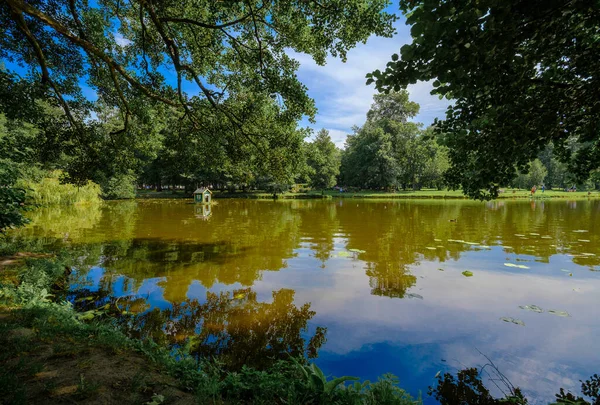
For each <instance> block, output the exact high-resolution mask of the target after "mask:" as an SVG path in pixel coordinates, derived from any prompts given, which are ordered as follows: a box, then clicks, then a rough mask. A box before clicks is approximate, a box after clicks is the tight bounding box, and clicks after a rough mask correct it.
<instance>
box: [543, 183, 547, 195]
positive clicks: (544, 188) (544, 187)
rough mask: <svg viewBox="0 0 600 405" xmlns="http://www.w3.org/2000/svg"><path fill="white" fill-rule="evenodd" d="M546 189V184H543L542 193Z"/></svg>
mask: <svg viewBox="0 0 600 405" xmlns="http://www.w3.org/2000/svg"><path fill="white" fill-rule="evenodd" d="M544 191H546V186H545V185H543V184H542V194H543V193H544Z"/></svg>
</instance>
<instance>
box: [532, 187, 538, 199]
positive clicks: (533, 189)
mask: <svg viewBox="0 0 600 405" xmlns="http://www.w3.org/2000/svg"><path fill="white" fill-rule="evenodd" d="M536 190H537V187H536V186H533V187H531V196H532V197H533V195H534V194H535V192H536Z"/></svg>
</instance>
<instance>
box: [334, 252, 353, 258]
mask: <svg viewBox="0 0 600 405" xmlns="http://www.w3.org/2000/svg"><path fill="white" fill-rule="evenodd" d="M337 255H338V257H352V253H350V252H338V254H337Z"/></svg>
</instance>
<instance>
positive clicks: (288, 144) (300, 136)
mask: <svg viewBox="0 0 600 405" xmlns="http://www.w3.org/2000/svg"><path fill="white" fill-rule="evenodd" d="M0 79H1V80H2V84H3V92H4V94H3V95H5V96H6V97H2V101H1V102H0V136H1V137H2V140H3V142H2V146H1V147H0V166H1V168H2V170H1V171H0V175H1V176H3V177H2V183H3V184H15V185H16V186H17V187H16V188H15V189H13V191H14V193H13V194H11V195H8V194H7V193H4V194H3V195H4V197H3V198H5V199H7V201H8V199H10V201H12V205H11V207H13V208H11V209H12V210H13V211H12V214H11V213H9V212H8V211H10V210H8V211H7V214H6V215H5V219H6V221H7V223H8V222H9V220H8V218H13V219H11V220H10V221H12V222H14V221H15V220H16V218H17V216H18V215H17V211H18V207H19V206H20V204H22V203H24V202H25V201H26V196H28V200H29V202H32V203H37V204H48V203H52V202H54V203H60V202H70V203H72V202H83V201H94V200H95V199H97V195H98V194H99V195H101V196H102V197H103V198H106V199H119V198H133V197H135V193H136V187H150V188H153V189H155V190H158V191H160V190H162V189H163V188H164V187H173V186H177V187H179V188H182V189H184V190H185V191H186V192H191V191H192V190H193V189H194V188H196V187H198V186H200V185H205V186H211V187H213V188H219V189H222V190H230V191H234V190H242V191H248V190H264V191H268V192H271V193H280V192H283V191H286V190H289V189H290V188H292V186H293V185H294V184H297V183H301V184H307V185H308V187H310V188H312V189H316V190H324V189H330V188H332V187H334V186H336V185H337V186H339V187H341V188H343V189H347V188H355V189H375V190H399V189H402V190H407V189H410V190H419V189H421V188H438V189H441V188H444V187H446V184H447V183H446V177H445V173H446V172H447V170H448V168H449V166H450V162H449V158H448V156H449V147H448V146H447V142H446V137H445V136H444V134H439V133H437V131H436V130H435V129H434V128H433V127H428V128H425V127H424V126H423V125H422V124H419V123H416V122H414V121H411V120H413V119H414V117H415V116H416V115H417V113H418V111H419V105H418V104H416V103H414V102H411V101H410V100H409V97H408V92H407V91H405V90H400V91H396V92H390V93H389V94H379V95H376V96H375V98H374V103H373V105H372V107H371V109H370V110H369V112H368V113H367V117H366V122H365V123H364V125H363V126H362V127H354V132H353V134H350V135H348V137H347V139H346V144H345V147H344V149H338V148H337V147H336V146H335V144H334V143H333V141H332V140H331V137H330V136H329V133H328V131H327V130H325V129H323V130H321V131H319V132H318V133H317V134H316V135H315V136H314V138H313V139H312V140H311V137H310V135H311V133H310V130H309V129H306V128H304V129H303V128H298V127H297V126H296V124H295V123H294V122H288V121H282V120H280V119H279V118H280V115H279V108H280V107H279V106H278V105H277V103H276V102H275V101H274V100H272V99H270V98H267V99H260V101H259V102H260V103H261V105H262V108H261V110H260V113H258V112H255V115H254V119H255V120H256V121H255V124H256V125H257V128H259V127H260V128H261V130H262V131H263V132H264V137H261V138H258V139H257V140H256V141H255V142H254V144H253V143H241V144H234V145H227V144H222V143H219V142H216V143H215V142H210V140H207V139H204V138H202V137H197V136H195V135H194V133H193V132H190V130H189V127H188V126H186V125H185V124H184V123H182V122H181V121H180V120H178V119H177V118H176V117H174V116H172V115H171V114H170V111H169V110H168V109H164V108H150V107H149V108H148V110H147V114H148V115H147V116H146V117H145V120H141V119H136V120H132V122H130V124H129V131H128V132H127V133H122V132H119V131H115V128H116V127H118V125H117V123H116V122H115V119H116V118H115V113H116V112H115V111H114V110H113V109H111V108H109V107H107V106H105V105H103V104H102V103H95V104H93V106H91V107H90V106H89V105H87V104H90V103H89V102H85V103H84V104H85V105H83V106H82V108H81V111H82V113H83V112H84V111H87V112H88V115H89V116H88V118H87V120H86V121H85V127H84V130H83V131H82V132H81V133H80V134H79V136H80V137H81V139H73V138H72V137H71V136H70V133H69V132H68V127H67V125H66V118H65V115H64V111H63V110H61V109H60V108H59V107H58V106H56V105H55V104H54V103H53V101H52V99H48V98H47V97H45V96H44V94H43V93H42V92H41V91H40V87H39V86H38V85H37V84H36V83H34V82H32V81H30V80H28V79H24V78H21V77H19V76H17V75H15V74H12V73H9V72H7V71H0ZM17 93H18V95H19V96H18V97H9V95H10V94H17ZM257 102H258V101H257ZM86 103H87V104H86ZM92 107H93V108H92ZM92 112H93V113H94V114H92ZM215 130H216V129H215ZM568 147H569V148H570V149H571V150H574V151H576V150H577V149H578V148H579V147H580V145H579V144H578V143H577V142H575V141H572V142H570V143H569V145H568ZM116 150H117V151H119V152H118V153H115V151H116ZM264 151H268V152H264ZM526 169H528V170H527V171H525V170H522V171H519V170H518V169H517V168H516V167H515V169H514V170H515V173H516V177H515V179H514V180H513V181H512V182H510V183H509V184H503V185H502V186H503V187H507V186H513V187H519V188H530V187H532V186H534V185H537V186H541V185H542V184H544V185H545V187H546V188H548V189H550V188H561V189H564V188H571V187H573V186H577V188H578V189H594V188H598V187H599V186H600V172H598V171H595V172H592V174H591V176H590V178H589V180H588V181H587V183H583V184H581V183H578V182H577V180H576V177H575V175H574V174H573V173H572V172H571V171H570V170H569V164H568V162H562V161H559V160H558V159H557V158H556V154H555V153H554V151H553V146H552V144H550V145H548V146H547V147H546V148H545V149H544V150H543V151H542V153H540V154H539V156H538V158H537V159H535V160H534V161H532V162H531V163H530V165H529V167H528V168H526ZM69 183H70V184H73V185H74V186H75V187H76V189H74V188H73V186H71V187H70V188H69V186H68V185H67V184H69ZM61 184H63V185H61ZM50 186H51V187H50ZM25 191H27V193H25ZM8 205H10V204H8Z"/></svg>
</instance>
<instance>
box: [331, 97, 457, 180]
mask: <svg viewBox="0 0 600 405" xmlns="http://www.w3.org/2000/svg"><path fill="white" fill-rule="evenodd" d="M418 112H419V105H418V104H417V103H415V102H412V101H409V99H408V92H407V91H406V90H400V91H398V92H395V91H392V92H390V93H389V94H378V95H375V97H374V103H373V104H372V106H371V109H370V110H369V112H368V113H367V122H366V123H365V124H364V125H363V126H362V127H355V128H354V134H352V135H349V136H348V138H347V139H346V149H345V150H344V152H343V154H342V164H341V169H340V178H341V182H342V184H344V185H348V186H354V187H361V188H371V189H397V188H402V189H406V188H408V187H410V188H412V189H420V188H421V187H422V186H424V185H429V186H433V187H441V186H442V174H443V172H444V171H445V170H446V168H447V160H448V159H447V151H446V148H445V147H443V146H441V145H439V144H438V143H437V141H436V139H435V136H434V135H433V134H432V133H431V132H432V130H431V129H426V130H423V129H422V124H418V123H415V122H411V121H409V119H411V118H414V117H415V116H416V115H417V113H418Z"/></svg>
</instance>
